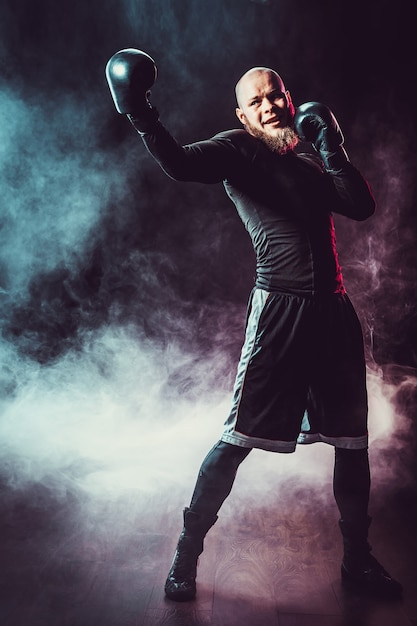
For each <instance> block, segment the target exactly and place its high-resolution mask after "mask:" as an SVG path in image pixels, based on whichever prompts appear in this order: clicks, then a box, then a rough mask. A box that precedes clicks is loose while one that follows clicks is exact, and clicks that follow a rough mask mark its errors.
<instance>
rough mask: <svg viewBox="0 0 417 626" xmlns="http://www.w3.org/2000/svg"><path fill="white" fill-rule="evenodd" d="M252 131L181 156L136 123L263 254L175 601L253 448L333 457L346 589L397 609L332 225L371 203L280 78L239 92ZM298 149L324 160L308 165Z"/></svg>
mask: <svg viewBox="0 0 417 626" xmlns="http://www.w3.org/2000/svg"><path fill="white" fill-rule="evenodd" d="M236 98H237V108H236V115H237V118H238V119H239V122H240V123H241V124H242V125H243V128H239V129H234V130H229V131H226V132H221V133H219V134H217V135H215V136H214V137H212V138H211V139H208V140H206V141H200V142H196V143H191V144H188V145H185V146H182V145H180V144H178V142H177V141H176V140H175V139H174V138H173V137H172V135H171V134H170V133H169V132H168V131H167V130H166V128H165V127H164V126H163V125H162V124H161V122H160V121H159V116H158V113H157V112H156V109H155V108H153V107H152V106H151V105H150V103H149V102H148V101H146V106H144V107H142V108H141V109H140V110H139V109H138V110H136V111H132V112H131V113H129V119H130V121H131V122H132V124H133V125H134V127H135V128H136V129H137V130H138V132H139V133H140V135H141V136H142V139H143V141H144V143H145V145H146V148H147V149H148V151H149V152H150V153H151V154H152V156H153V157H154V158H155V159H156V161H157V162H158V163H159V164H160V166H161V167H162V168H163V170H164V171H165V172H166V173H167V174H168V175H169V176H170V177H171V178H173V179H175V180H180V181H195V182H201V183H217V182H223V184H224V187H225V190H226V192H227V194H228V196H229V197H230V199H231V200H232V201H233V203H234V204H235V206H236V209H237V211H238V214H239V216H240V217H241V219H242V221H243V223H244V225H245V227H246V229H247V231H248V233H249V236H250V237H251V240H252V243H253V248H254V252H255V255H256V281H255V285H254V287H253V290H252V293H251V295H250V298H249V304H248V315H247V322H246V330H245V338H244V344H243V347H242V353H241V357H240V361H239V364H238V367H237V374H236V380H235V386H234V392H233V399H232V403H231V409H230V413H229V415H228V417H227V419H226V422H225V427H224V431H223V434H222V436H221V438H220V441H218V442H217V443H216V444H215V445H214V447H213V448H212V449H211V450H210V452H209V453H208V455H207V457H206V458H205V460H204V461H203V463H202V466H201V469H200V471H199V474H198V477H197V482H196V485H195V488H194V492H193V495H192V498H191V502H190V505H189V507H187V508H185V509H184V512H183V514H184V527H183V530H182V532H181V534H180V537H179V540H178V545H177V549H176V551H175V555H174V560H173V563H172V566H171V569H170V571H169V574H168V577H167V580H166V584H165V593H166V595H167V597H168V598H170V599H172V600H176V601H184V600H190V599H192V598H194V596H195V594H196V568H197V559H198V557H199V555H200V554H201V553H202V551H203V541H204V537H205V535H206V533H207V532H208V530H209V529H210V528H211V526H212V525H213V524H214V523H215V522H216V520H217V513H218V511H219V509H220V507H221V505H222V503H223V502H224V500H225V498H226V497H227V496H228V494H229V493H230V490H231V489H232V485H233V481H234V478H235V475H236V471H237V469H238V467H239V465H240V463H241V462H242V461H243V460H244V459H245V458H246V457H247V455H248V454H249V452H250V451H251V450H252V449H253V448H260V449H262V450H267V451H272V452H282V453H291V452H294V451H295V449H296V445H297V443H315V442H325V443H327V444H329V445H331V446H333V447H334V449H335V466H334V495H335V499H336V503H337V506H338V508H339V511H340V520H339V526H340V529H341V532H342V537H343V544H344V556H343V562H342V566H341V574H342V579H343V581H344V583H346V584H347V585H351V586H353V587H355V588H356V589H359V590H361V591H365V592H367V593H370V594H377V595H382V596H384V597H388V596H389V597H398V596H399V595H400V594H401V585H400V584H399V583H398V582H397V581H395V580H393V579H392V577H391V576H390V575H389V574H388V573H387V572H386V570H385V569H384V568H383V567H382V566H381V565H380V564H379V563H378V561H376V559H375V558H374V557H373V556H372V555H371V551H370V546H369V544H368V540H367V537H368V527H369V523H370V518H369V516H368V501H369V490H370V472H369V462H368V434H367V390H366V370H365V358H364V349H363V338H362V331H361V327H360V323H359V320H358V318H357V315H356V313H355V311H354V309H353V306H352V304H351V302H350V300H349V298H348V295H347V294H346V290H345V287H344V284H343V278H342V272H341V269H340V265H339V261H338V257H337V251H336V244H335V233H334V224H333V218H332V214H333V213H339V214H342V215H344V216H346V217H348V218H351V219H354V220H358V221H360V220H365V219H367V218H369V217H370V216H371V215H372V214H373V213H374V210H375V201H374V198H373V195H372V193H371V191H370V189H369V186H368V184H367V182H366V181H365V179H364V178H363V176H362V175H361V174H360V172H359V171H358V170H357V169H356V168H355V166H354V165H353V164H352V163H351V162H350V161H349V158H348V156H347V154H346V152H345V150H344V148H343V135H342V133H341V130H340V128H339V125H338V123H337V121H336V119H335V118H334V116H333V114H332V112H331V111H330V110H329V109H328V108H327V107H326V106H324V105H322V104H320V103H317V102H309V103H306V104H303V105H301V106H300V107H298V108H297V112H295V109H294V106H293V104H292V100H291V96H290V93H289V91H288V90H287V89H286V88H285V86H284V83H283V80H282V78H281V77H280V76H279V75H278V74H277V73H276V72H275V71H273V70H272V69H269V68H265V67H255V68H252V69H250V70H249V71H248V72H246V73H245V74H244V75H243V76H242V78H241V79H240V80H239V82H238V83H237V85H236ZM300 138H301V139H302V140H303V141H307V142H310V143H311V144H312V145H313V147H314V148H315V150H316V153H314V152H313V153H311V154H302V153H301V151H300V150H299V147H298V144H299V141H300Z"/></svg>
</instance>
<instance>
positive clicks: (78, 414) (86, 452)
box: [0, 0, 416, 501]
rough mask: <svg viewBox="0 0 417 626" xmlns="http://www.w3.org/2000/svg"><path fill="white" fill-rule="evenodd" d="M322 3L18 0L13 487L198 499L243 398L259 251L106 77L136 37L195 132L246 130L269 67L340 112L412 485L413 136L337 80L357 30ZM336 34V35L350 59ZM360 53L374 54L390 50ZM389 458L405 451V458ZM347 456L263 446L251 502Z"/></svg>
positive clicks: (389, 397)
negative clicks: (211, 454) (172, 174)
mask: <svg viewBox="0 0 417 626" xmlns="http://www.w3.org/2000/svg"><path fill="white" fill-rule="evenodd" d="M310 4H311V3H303V9H304V10H303V12H301V13H297V15H295V13H294V11H295V9H294V8H293V6H292V3H290V2H278V1H277V2H268V1H266V2H261V1H260V0H258V1H253V2H249V1H248V2H241V1H240V0H239V1H235V2H228V3H224V2H221V1H220V0H219V1H215V2H211V3H210V16H208V15H207V8H206V3H204V2H202V1H201V2H191V0H190V1H187V2H179V1H176V0H170V1H169V2H167V1H166V0H160V1H158V2H153V3H147V2H140V1H133V0H131V1H127V0H126V2H123V3H120V2H118V3H115V2H113V1H110V0H109V1H108V2H105V3H104V4H103V3H102V2H101V3H98V2H91V3H88V5H85V4H83V3H81V2H74V3H72V4H71V6H70V5H67V6H66V11H65V12H64V13H63V12H62V11H61V8H57V7H56V6H55V5H56V3H53V2H52V1H51V2H48V1H47V0H40V1H39V2H37V3H33V4H31V5H30V6H29V4H28V3H27V2H24V0H21V1H20V2H19V1H17V2H14V3H13V7H12V5H11V3H10V6H9V4H8V3H4V4H3V6H2V12H3V16H2V17H3V18H4V19H3V20H2V21H1V24H2V38H1V46H2V59H3V60H2V63H1V71H2V75H1V77H2V82H3V83H4V86H3V88H2V90H1V93H0V114H1V119H2V125H1V127H0V173H1V180H2V208H1V230H0V238H1V247H0V288H1V292H0V298H1V311H2V321H1V328H2V340H1V352H2V356H3V359H2V366H1V370H0V386H1V390H2V394H1V416H0V433H1V434H0V440H1V447H2V473H3V476H4V480H5V481H6V482H7V484H8V485H9V486H10V487H11V488H15V489H19V488H22V487H23V486H24V485H30V484H33V483H44V484H47V485H49V486H50V487H51V489H53V490H54V492H56V493H57V494H58V493H60V492H61V490H62V491H63V492H65V491H66V490H69V491H71V490H75V491H81V492H83V493H85V494H88V495H91V496H94V497H96V498H98V497H103V496H104V497H107V498H109V499H111V498H117V497H118V494H121V493H123V492H125V491H126V492H127V491H129V490H131V489H135V490H138V491H140V492H143V493H157V492H158V493H161V492H164V491H166V492H169V491H170V490H171V491H175V489H187V491H188V490H189V488H190V487H191V486H192V484H193V481H194V477H195V474H196V472H197V471H198V467H199V465H200V462H201V460H202V458H203V456H204V454H205V453H206V452H207V451H208V449H209V448H210V447H211V445H212V444H213V443H214V442H215V441H216V440H217V439H218V437H219V435H220V433H221V430H222V424H223V421H224V419H225V417H226V415H227V412H228V410H229V402H230V398H231V388H232V383H233V377H234V369H235V364H236V361H237V358H238V355H239V349H240V343H241V340H242V338H243V324H244V318H245V304H246V298H247V295H248V293H249V290H250V287H251V285H252V279H253V257H252V251H251V249H250V246H249V242H248V241H247V239H246V233H245V232H244V229H243V226H242V225H241V223H240V222H239V220H238V218H237V216H236V215H235V213H234V209H233V206H232V205H231V203H230V202H229V201H228V200H227V198H225V196H224V193H223V190H222V189H221V186H213V187H212V186H208V187H202V186H200V185H194V184H191V185H187V184H182V183H174V182H173V181H171V180H169V179H167V178H166V177H165V176H164V175H163V174H162V173H161V172H160V171H159V169H158V168H157V166H156V165H155V164H154V163H153V162H152V161H151V159H150V158H149V156H148V155H147V154H146V152H145V150H144V148H143V146H142V145H141V143H140V139H139V138H138V137H137V136H136V134H135V132H134V131H133V129H132V128H131V127H130V125H129V123H128V122H127V121H126V119H124V118H123V117H121V116H118V114H117V113H116V112H115V110H114V107H113V103H112V101H111V98H110V93H109V90H108V87H107V84H106V82H105V77H104V68H105V64H106V62H107V60H108V58H110V56H111V55H112V54H113V53H114V52H116V51H117V50H119V49H121V48H125V47H129V46H133V47H138V48H141V49H144V50H145V51H147V52H148V53H149V54H151V56H152V57H153V58H155V60H156V62H157V64H158V71H159V73H158V81H157V83H156V84H155V86H154V88H153V89H152V99H153V101H154V102H155V104H156V105H157V107H158V108H159V110H160V112H161V117H162V119H163V121H164V122H166V124H167V126H168V127H169V128H170V129H172V131H173V132H174V134H175V135H177V136H178V138H179V139H180V140H181V141H184V142H185V141H193V140H196V139H201V138H204V137H207V136H209V135H211V134H213V133H215V132H217V131H219V130H222V129H223V128H227V127H230V126H235V125H236V121H235V118H234V112H233V111H234V95H233V85H234V83H235V82H236V80H237V79H238V78H239V76H240V75H241V74H242V73H243V72H244V71H245V70H246V69H248V67H250V66H253V65H269V66H274V67H277V68H278V70H279V71H280V72H282V74H283V76H284V79H285V81H286V83H288V86H289V87H290V89H291V92H292V95H293V98H294V100H295V101H296V102H301V101H302V100H303V99H314V100H315V99H324V100H326V101H328V103H329V104H331V105H332V106H333V107H334V108H335V111H336V112H338V111H339V110H340V115H339V114H338V115H337V117H338V119H339V121H340V122H341V123H342V126H343V128H344V133H345V136H346V144H347V145H346V147H347V150H348V152H349V154H350V155H351V158H352V160H353V161H354V162H355V163H357V164H358V166H359V167H360V169H361V170H362V171H364V173H365V175H366V176H367V178H368V179H369V180H370V182H371V184H372V187H373V189H374V191H375V193H376V196H377V201H378V207H379V208H378V213H377V215H376V216H375V218H372V219H371V220H369V221H368V222H366V223H364V224H353V223H351V222H349V221H348V220H345V219H342V218H340V219H337V234H338V242H339V249H340V256H341V262H342V266H343V270H344V275H345V280H346V284H347V288H348V291H349V294H350V295H351V297H352V300H353V301H354V303H355V305H356V306H357V308H358V312H359V314H360V316H361V320H362V322H363V325H364V329H365V333H366V340H367V346H368V365H369V370H368V377H369V394H370V436H371V442H372V448H371V449H372V450H373V451H374V452H372V455H373V457H372V460H373V463H374V466H375V468H376V469H377V472H376V479H375V480H376V483H377V484H378V481H380V482H381V484H383V483H384V481H393V482H395V480H396V473H398V472H399V468H400V466H401V467H402V468H403V469H401V475H402V477H403V478H404V479H406V480H409V479H410V471H409V468H410V467H411V465H409V464H408V465H407V462H408V461H407V450H408V443H407V441H409V440H410V439H412V438H413V437H414V435H413V432H414V430H415V424H414V423H413V420H412V416H411V409H412V406H413V390H414V388H415V387H414V383H415V370H414V368H415V367H416V362H415V356H416V352H415V350H416V343H415V341H416V337H415V335H414V336H413V335H412V328H413V327H414V320H415V314H416V311H415V299H413V298H412V295H413V293H412V292H413V285H414V283H415V280H414V279H415V276H414V272H415V269H414V268H415V267H416V264H415V245H414V242H415V232H414V227H415V224H411V225H410V224H409V223H408V222H409V219H408V218H409V216H410V215H411V213H412V206H413V202H414V196H413V194H414V189H413V186H412V178H411V172H412V167H411V165H410V163H412V162H413V161H412V159H411V161H410V156H409V151H410V146H409V144H408V143H407V142H405V141H404V139H403V136H402V134H401V133H399V132H394V131H392V130H391V129H390V128H389V127H388V126H389V121H390V120H391V117H389V118H388V117H387V109H386V108H385V107H386V106H387V105H386V103H387V102H388V101H389V98H388V99H385V100H381V99H380V93H381V92H380V91H379V90H380V89H381V88H382V87H379V86H378V85H377V86H375V85H374V87H373V88H374V89H375V93H370V92H369V93H368V94H367V98H366V97H364V98H363V108H362V109H361V115H362V116H364V117H366V115H367V113H368V114H369V115H368V118H367V119H366V120H364V119H362V117H360V116H359V114H358V117H355V115H354V113H353V112H352V110H351V109H349V107H348V105H347V104H346V102H347V100H346V98H345V96H346V92H347V90H348V85H346V86H345V85H344V84H342V81H341V78H340V74H339V73H337V74H335V73H334V69H335V66H336V65H337V62H338V61H340V59H342V58H345V57H344V55H345V54H346V52H344V45H345V44H347V41H346V40H344V39H343V36H342V34H341V31H340V30H336V29H335V30H331V32H329V29H328V28H327V26H328V24H326V21H325V20H323V15H322V14H320V16H317V15H316V14H315V12H314V10H313V9H312V8H310ZM319 18H320V19H319ZM328 19H329V20H330V21H332V20H336V21H337V20H339V18H337V19H336V16H335V15H334V14H333V12H330V14H329V18H328ZM390 19H393V18H392V16H391V15H390ZM337 23H338V22H337ZM307 24H308V26H309V28H307V27H306V25H307ZM371 26H372V25H371V24H370V27H371ZM378 29H381V24H378ZM342 32H344V31H342ZM372 32H374V34H375V33H378V36H381V37H382V34H379V31H377V29H376V27H374V28H373V31H372ZM324 34H326V36H325V37H324ZM375 36H376V35H375ZM338 38H341V42H340V45H339V44H338V41H337V40H338ZM320 41H326V42H329V41H330V42H332V43H333V44H334V57H332V58H330V56H329V55H328V50H327V48H326V49H324V47H323V48H322V47H321V46H320ZM92 42H93V44H92ZM301 44H303V45H301ZM329 45H330V44H329ZM357 46H359V49H360V48H361V46H362V50H359V51H358V56H359V53H360V52H361V51H362V52H363V51H366V50H368V49H369V48H370V44H369V43H368V42H365V40H363V41H360V40H358V41H357ZM349 59H351V51H350V50H349ZM360 67H362V66H360ZM360 67H358V69H357V72H358V77H357V78H358V81H359V83H361V79H362V80H363V81H364V77H363V76H362V75H361V74H360V72H361V69H360ZM34 68H36V71H35V69H34ZM365 69H366V67H365ZM364 71H365V70H364ZM335 77H336V78H335ZM335 80H336V82H334V81H335ZM384 88H385V89H387V86H386V85H385V87H384ZM393 88H394V85H393V86H392V87H390V89H393ZM338 90H340V91H338ZM378 106H379V107H380V110H379V114H378V115H376V114H375V110H378ZM360 108H361V107H360V106H359V105H358V103H357V101H356V102H355V110H356V109H360ZM406 268H407V269H406ZM392 363H398V368H397V369H395V368H393V367H392ZM406 368H407V369H406ZM387 449H390V450H392V449H394V450H396V451H401V452H402V455H401V457H402V460H401V461H396V462H395V463H392V464H387V463H386V462H385V460H386V456H385V451H386V450H387ZM397 458H398V455H397ZM401 464H403V465H401ZM331 465H332V450H331V449H330V447H327V448H326V447H325V446H324V447H323V446H321V445H317V446H312V447H304V448H301V447H300V449H299V450H297V453H296V454H295V455H289V456H284V455H272V454H267V453H263V452H260V451H254V452H253V453H251V454H250V455H249V457H248V459H247V461H245V464H244V467H242V470H241V471H240V472H239V476H238V481H237V485H236V489H237V491H236V493H237V495H236V501H239V498H240V495H242V497H243V496H244V497H246V498H247V497H248V496H251V497H255V496H261V494H262V493H266V492H268V490H269V489H278V487H279V488H282V489H284V485H287V487H288V485H293V484H294V482H303V483H304V484H306V485H313V483H314V484H315V485H316V486H317V485H321V484H325V483H326V482H328V481H329V480H330V479H331ZM326 493H328V492H327V491H326ZM323 497H324V496H323ZM326 497H327V496H326Z"/></svg>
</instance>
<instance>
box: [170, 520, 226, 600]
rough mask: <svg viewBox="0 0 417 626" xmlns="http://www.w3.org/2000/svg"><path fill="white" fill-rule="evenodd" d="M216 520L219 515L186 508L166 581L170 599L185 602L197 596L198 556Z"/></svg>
mask: <svg viewBox="0 0 417 626" xmlns="http://www.w3.org/2000/svg"><path fill="white" fill-rule="evenodd" d="M216 520H217V515H216V516H215V517H214V518H204V517H203V516H202V515H200V514H198V513H194V511H191V510H190V509H188V508H185V509H184V528H183V529H182V531H181V534H180V536H179V539H178V544H177V549H176V551H175V554H174V560H173V561H172V565H171V569H170V570H169V573H168V577H167V579H166V582H165V595H166V596H167V597H168V598H169V599H170V600H175V601H176V602H185V601H186V600H192V599H193V598H194V597H195V595H196V592H197V587H196V582H195V579H196V576H197V561H198V557H199V556H200V554H201V553H202V552H203V543H204V537H205V536H206V534H207V532H208V531H209V529H210V528H211V527H212V526H213V524H214V523H215V522H216Z"/></svg>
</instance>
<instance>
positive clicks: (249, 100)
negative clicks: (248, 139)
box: [236, 71, 294, 139]
mask: <svg viewBox="0 0 417 626" xmlns="http://www.w3.org/2000/svg"><path fill="white" fill-rule="evenodd" d="M237 97H238V105H239V106H238V108H237V109H236V115H237V117H238V118H239V120H240V121H241V123H242V124H243V125H244V126H245V127H246V130H247V131H248V132H249V133H251V134H253V135H256V136H258V137H259V136H260V135H261V134H262V135H265V137H269V138H271V139H272V138H279V137H280V136H281V135H282V133H283V129H284V128H288V127H289V126H292V122H293V119H294V107H293V104H292V102H291V97H290V94H289V92H288V91H285V87H284V85H283V83H282V81H281V80H280V78H279V76H278V75H277V74H275V73H274V72H272V71H254V72H251V73H249V74H247V75H245V76H244V77H243V79H241V81H240V84H239V85H238V89H237Z"/></svg>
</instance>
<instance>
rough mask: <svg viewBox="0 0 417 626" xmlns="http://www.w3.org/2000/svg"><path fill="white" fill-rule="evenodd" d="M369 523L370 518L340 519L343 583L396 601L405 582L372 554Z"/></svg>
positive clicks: (356, 589)
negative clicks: (396, 578) (342, 549)
mask: <svg viewBox="0 0 417 626" xmlns="http://www.w3.org/2000/svg"><path fill="white" fill-rule="evenodd" d="M370 523H371V518H370V517H367V518H365V519H364V520H363V522H350V521H345V520H342V519H341V520H339V526H340V530H341V531H342V536H343V546H344V555H343V561H342V567H341V573H342V583H343V584H344V585H345V586H346V587H347V588H350V589H351V590H354V591H357V592H360V593H365V594H368V595H373V596H379V597H383V598H385V599H390V600H397V599H399V598H400V597H401V594H402V585H401V584H400V583H399V582H398V581H396V580H394V579H393V578H392V577H391V576H390V574H388V572H387V571H386V570H385V569H384V568H383V567H382V565H381V564H380V563H378V561H377V560H376V558H375V557H374V556H372V554H371V546H370V545H369V543H368V528H369V525H370Z"/></svg>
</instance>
